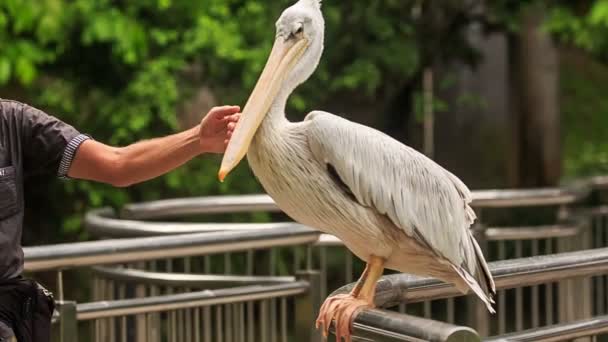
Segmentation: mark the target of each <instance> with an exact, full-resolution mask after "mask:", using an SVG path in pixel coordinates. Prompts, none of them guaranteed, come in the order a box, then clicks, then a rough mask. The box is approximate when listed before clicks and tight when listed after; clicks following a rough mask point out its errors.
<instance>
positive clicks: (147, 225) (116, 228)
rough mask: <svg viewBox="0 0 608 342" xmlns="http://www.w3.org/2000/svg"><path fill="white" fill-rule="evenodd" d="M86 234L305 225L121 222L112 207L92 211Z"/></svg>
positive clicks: (133, 234)
mask: <svg viewBox="0 0 608 342" xmlns="http://www.w3.org/2000/svg"><path fill="white" fill-rule="evenodd" d="M85 224H86V228H87V231H88V232H89V233H91V234H93V235H95V236H99V237H121V238H122V237H144V236H158V235H177V234H194V233H204V232H223V231H238V230H257V231H259V230H262V229H276V228H284V227H294V226H300V227H303V226H302V225H300V224H298V223H294V222H276V223H192V222H145V221H137V220H126V219H118V218H116V217H115V214H114V211H113V210H112V209H109V208H103V209H98V210H93V211H90V212H89V213H87V215H86V218H85Z"/></svg>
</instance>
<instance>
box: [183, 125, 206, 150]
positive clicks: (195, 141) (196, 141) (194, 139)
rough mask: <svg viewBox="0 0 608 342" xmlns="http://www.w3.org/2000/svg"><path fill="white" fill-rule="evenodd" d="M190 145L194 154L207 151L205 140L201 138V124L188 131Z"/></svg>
mask: <svg viewBox="0 0 608 342" xmlns="http://www.w3.org/2000/svg"><path fill="white" fill-rule="evenodd" d="M187 136H188V137H187V139H188V146H190V147H191V149H192V151H193V153H194V154H196V155H199V154H203V153H207V149H206V148H205V145H204V143H203V141H202V140H201V127H200V125H197V126H194V127H192V128H191V129H189V130H188V131H187Z"/></svg>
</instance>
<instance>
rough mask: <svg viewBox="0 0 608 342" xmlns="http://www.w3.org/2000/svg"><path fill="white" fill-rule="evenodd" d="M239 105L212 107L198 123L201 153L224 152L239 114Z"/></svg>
mask: <svg viewBox="0 0 608 342" xmlns="http://www.w3.org/2000/svg"><path fill="white" fill-rule="evenodd" d="M240 110H241V107H239V106H222V107H213V108H212V109H211V110H210V111H209V113H207V115H205V117H204V118H203V120H202V121H201V125H200V145H201V150H202V152H203V153H224V151H225V150H226V146H227V145H228V141H230V137H231V136H232V132H233V131H234V127H235V126H236V123H237V122H238V121H239V118H240V117H241V114H240V113H239V111H240Z"/></svg>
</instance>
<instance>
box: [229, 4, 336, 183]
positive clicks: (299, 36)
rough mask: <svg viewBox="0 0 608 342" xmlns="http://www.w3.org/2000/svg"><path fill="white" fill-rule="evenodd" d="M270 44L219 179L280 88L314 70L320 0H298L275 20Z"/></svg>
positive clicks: (238, 155) (237, 156)
mask: <svg viewBox="0 0 608 342" xmlns="http://www.w3.org/2000/svg"><path fill="white" fill-rule="evenodd" d="M276 27H277V31H276V38H275V41H274V46H273V47H272V51H271V53H270V56H269V57H268V61H267V62H266V67H265V68H264V71H263V72H262V74H261V75H260V78H259V79H258V82H257V84H256V86H255V88H254V89H253V92H252V93H251V95H250V96H249V100H248V101H247V104H246V105H245V107H244V109H243V113H242V114H241V119H240V120H239V122H238V124H237V126H236V128H235V130H234V133H233V134H232V138H231V139H230V143H229V144H228V147H227V148H226V152H225V153H224V159H223V160H222V165H221V167H220V172H219V179H220V180H221V181H223V180H224V178H225V177H226V175H227V174H228V173H229V172H230V171H231V170H232V169H233V168H234V167H236V166H237V165H238V163H239V162H240V161H241V160H242V159H243V157H244V156H245V154H247V150H248V149H249V145H250V144H251V140H252V139H253V136H254V135H255V132H256V130H257V129H258V127H259V126H260V124H261V123H262V120H264V117H265V116H266V114H267V113H268V111H269V110H270V107H271V106H272V104H273V102H274V101H275V99H276V98H277V96H278V95H279V93H281V92H291V91H293V89H295V87H297V86H298V85H299V84H301V83H303V82H304V81H306V80H307V79H308V78H309V77H310V75H312V73H313V72H314V71H315V69H316V68H317V65H318V64H319V60H320V59H321V54H322V52H323V37H324V29H325V23H324V20H323V15H322V14H321V1H320V0H300V1H298V2H297V3H296V4H294V5H293V6H291V7H289V8H287V9H286V10H285V11H283V14H281V17H280V18H279V20H278V21H277V23H276Z"/></svg>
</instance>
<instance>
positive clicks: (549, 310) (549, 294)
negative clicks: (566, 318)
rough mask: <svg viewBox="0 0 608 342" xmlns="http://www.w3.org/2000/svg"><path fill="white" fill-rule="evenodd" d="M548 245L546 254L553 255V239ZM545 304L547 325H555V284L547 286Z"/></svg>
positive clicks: (547, 241)
mask: <svg viewBox="0 0 608 342" xmlns="http://www.w3.org/2000/svg"><path fill="white" fill-rule="evenodd" d="M546 243H547V245H546V247H545V251H546V253H547V254H551V253H553V239H547V240H546ZM545 303H546V304H545V306H546V307H545V315H546V317H545V325H549V324H553V283H548V284H545ZM503 333H504V332H503Z"/></svg>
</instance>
